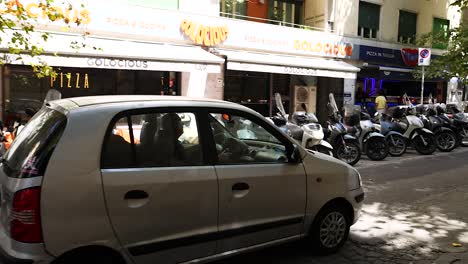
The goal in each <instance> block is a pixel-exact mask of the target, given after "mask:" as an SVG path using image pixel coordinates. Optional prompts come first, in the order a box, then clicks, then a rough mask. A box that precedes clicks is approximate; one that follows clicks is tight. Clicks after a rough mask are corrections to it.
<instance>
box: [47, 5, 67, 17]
mask: <svg viewBox="0 0 468 264" xmlns="http://www.w3.org/2000/svg"><path fill="white" fill-rule="evenodd" d="M50 9H51V10H53V11H55V14H54V15H55V17H56V18H57V19H62V18H63V17H64V14H63V11H62V8H60V7H58V6H51V7H50Z"/></svg>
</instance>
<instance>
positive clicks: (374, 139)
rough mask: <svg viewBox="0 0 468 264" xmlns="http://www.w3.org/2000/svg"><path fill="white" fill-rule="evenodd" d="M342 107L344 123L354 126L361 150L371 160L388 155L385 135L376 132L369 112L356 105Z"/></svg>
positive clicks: (380, 158)
mask: <svg viewBox="0 0 468 264" xmlns="http://www.w3.org/2000/svg"><path fill="white" fill-rule="evenodd" d="M344 109H345V113H344V115H345V118H344V120H345V124H346V125H347V126H349V127H353V128H354V133H355V136H356V137H357V139H358V141H359V146H360V148H361V150H362V151H363V152H364V153H366V155H367V157H369V159H371V160H383V159H385V158H386V157H387V156H388V145H387V142H386V140H385V136H384V135H382V134H380V133H378V132H377V130H376V129H375V127H374V124H373V123H372V121H371V118H370V116H369V114H367V113H365V112H363V111H362V109H361V107H360V106H357V105H345V106H344Z"/></svg>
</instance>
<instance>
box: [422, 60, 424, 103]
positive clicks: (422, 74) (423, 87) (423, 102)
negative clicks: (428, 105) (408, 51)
mask: <svg viewBox="0 0 468 264" xmlns="http://www.w3.org/2000/svg"><path fill="white" fill-rule="evenodd" d="M421 104H424V66H422V79H421Z"/></svg>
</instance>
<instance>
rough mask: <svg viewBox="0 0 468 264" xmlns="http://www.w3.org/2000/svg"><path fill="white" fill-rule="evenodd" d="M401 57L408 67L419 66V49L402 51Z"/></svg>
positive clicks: (404, 49)
mask: <svg viewBox="0 0 468 264" xmlns="http://www.w3.org/2000/svg"><path fill="white" fill-rule="evenodd" d="M401 57H402V58H403V62H404V63H405V64H406V65H407V66H411V67H414V66H416V65H418V49H409V48H403V49H401Z"/></svg>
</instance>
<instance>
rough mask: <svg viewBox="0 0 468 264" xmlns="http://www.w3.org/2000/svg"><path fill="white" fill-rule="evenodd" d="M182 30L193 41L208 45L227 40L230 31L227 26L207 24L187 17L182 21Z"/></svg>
mask: <svg viewBox="0 0 468 264" xmlns="http://www.w3.org/2000/svg"><path fill="white" fill-rule="evenodd" d="M180 30H181V31H182V33H183V34H184V35H185V36H187V37H188V38H189V39H190V40H191V41H192V42H193V43H195V44H198V45H203V46H208V47H210V46H214V45H218V44H220V43H221V42H223V41H225V40H226V38H227V37H228V33H229V29H228V27H227V26H222V27H216V26H206V25H204V24H200V23H196V22H193V21H191V20H186V19H184V20H183V21H182V23H181V25H180Z"/></svg>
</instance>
